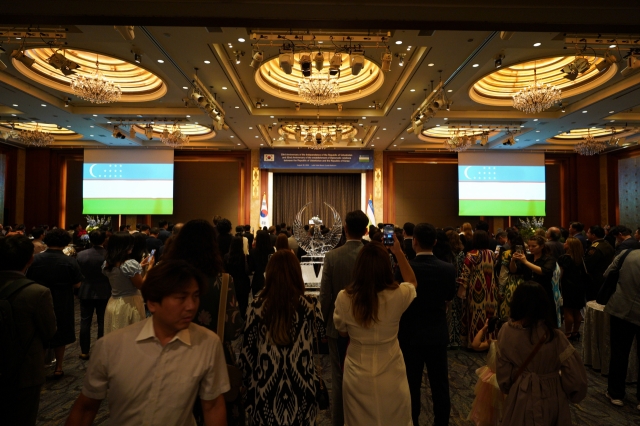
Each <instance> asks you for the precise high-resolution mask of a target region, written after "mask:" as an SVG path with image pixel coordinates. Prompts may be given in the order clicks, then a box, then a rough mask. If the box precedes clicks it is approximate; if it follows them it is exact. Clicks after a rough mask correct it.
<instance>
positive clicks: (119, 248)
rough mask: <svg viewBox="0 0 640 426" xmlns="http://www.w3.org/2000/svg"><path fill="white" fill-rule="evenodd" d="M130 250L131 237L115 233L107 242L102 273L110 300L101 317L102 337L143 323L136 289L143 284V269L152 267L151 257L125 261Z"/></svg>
mask: <svg viewBox="0 0 640 426" xmlns="http://www.w3.org/2000/svg"><path fill="white" fill-rule="evenodd" d="M132 248H133V236H131V234H129V233H128V232H116V233H115V234H113V235H112V236H111V237H110V238H109V245H108V246H107V254H106V260H105V262H104V264H103V265H102V273H103V274H104V275H106V276H107V277H108V278H109V284H111V297H110V298H109V302H108V303H107V308H106V310H105V313H104V334H105V335H106V334H109V333H111V332H112V331H116V330H118V329H120V328H124V327H126V326H128V325H130V324H133V323H135V322H138V321H142V320H143V319H145V312H144V300H143V299H142V295H141V293H140V288H141V287H142V284H143V282H144V280H143V278H142V274H143V268H144V267H145V266H147V265H149V269H151V267H152V265H153V257H151V258H146V259H144V260H143V261H142V263H141V264H140V263H138V261H137V260H135V259H129V257H130V255H131V250H132Z"/></svg>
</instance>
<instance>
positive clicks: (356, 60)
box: [349, 50, 364, 75]
mask: <svg viewBox="0 0 640 426" xmlns="http://www.w3.org/2000/svg"><path fill="white" fill-rule="evenodd" d="M349 62H350V66H351V74H352V75H358V74H360V71H362V68H363V67H364V50H354V51H352V52H351V53H350V54H349Z"/></svg>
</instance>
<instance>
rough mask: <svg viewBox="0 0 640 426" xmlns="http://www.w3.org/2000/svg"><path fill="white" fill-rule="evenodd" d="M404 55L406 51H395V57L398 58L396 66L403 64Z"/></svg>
mask: <svg viewBox="0 0 640 426" xmlns="http://www.w3.org/2000/svg"><path fill="white" fill-rule="evenodd" d="M406 55H407V54H406V53H396V57H397V58H398V66H401V67H402V66H404V57H405V56H406Z"/></svg>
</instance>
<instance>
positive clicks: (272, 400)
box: [239, 250, 324, 426]
mask: <svg viewBox="0 0 640 426" xmlns="http://www.w3.org/2000/svg"><path fill="white" fill-rule="evenodd" d="M304 290H305V287H304V281H303V280H302V271H301V269H300V262H299V261H298V258H297V257H296V256H295V255H294V254H293V252H292V251H291V250H280V251H278V252H276V253H274V254H273V256H271V258H270V259H269V262H268V263H267V270H266V277H265V282H264V288H263V289H262V291H261V292H260V293H259V294H258V296H257V297H256V298H255V299H253V301H252V302H251V304H250V305H249V309H247V325H246V328H245V330H244V338H243V341H242V352H241V353H240V360H239V367H240V370H241V371H242V378H243V382H244V385H245V386H246V388H247V392H246V395H245V399H246V406H247V408H248V413H249V417H250V418H251V420H252V425H253V426H261V425H287V426H314V425H315V422H316V414H317V412H318V406H317V404H316V387H315V386H316V384H315V378H316V369H315V364H314V362H313V336H314V334H315V332H319V333H320V334H321V335H322V334H324V325H323V319H322V312H321V311H320V304H319V302H318V301H317V299H316V298H315V297H312V296H307V295H305V294H304Z"/></svg>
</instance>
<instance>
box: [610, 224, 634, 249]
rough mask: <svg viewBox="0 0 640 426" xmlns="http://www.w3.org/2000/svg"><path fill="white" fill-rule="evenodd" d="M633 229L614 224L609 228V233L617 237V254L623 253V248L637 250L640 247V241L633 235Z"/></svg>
mask: <svg viewBox="0 0 640 426" xmlns="http://www.w3.org/2000/svg"><path fill="white" fill-rule="evenodd" d="M632 232H633V231H631V229H629V228H627V227H626V226H624V225H618V226H614V227H613V228H611V229H610V230H609V235H611V236H613V237H614V238H615V241H616V242H615V250H616V252H615V255H616V256H617V255H619V254H620V253H622V250H635V249H637V248H640V242H638V241H637V240H636V239H635V238H633V237H632V236H631V233H632Z"/></svg>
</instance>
